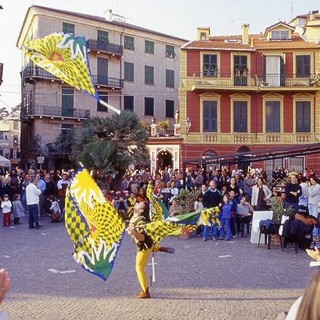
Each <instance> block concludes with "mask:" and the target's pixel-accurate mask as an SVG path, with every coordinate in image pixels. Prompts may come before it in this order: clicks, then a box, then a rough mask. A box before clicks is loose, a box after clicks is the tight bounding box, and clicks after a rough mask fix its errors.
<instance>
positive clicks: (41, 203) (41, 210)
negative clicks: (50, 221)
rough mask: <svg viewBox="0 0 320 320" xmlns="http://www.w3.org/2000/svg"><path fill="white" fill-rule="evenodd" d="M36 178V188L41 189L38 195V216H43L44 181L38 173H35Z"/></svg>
mask: <svg viewBox="0 0 320 320" xmlns="http://www.w3.org/2000/svg"><path fill="white" fill-rule="evenodd" d="M36 179H37V185H38V188H39V189H40V190H41V194H40V197H39V211H40V217H44V216H45V208H44V202H45V195H44V192H45V191H46V183H45V181H44V180H43V179H42V177H41V174H40V173H36Z"/></svg>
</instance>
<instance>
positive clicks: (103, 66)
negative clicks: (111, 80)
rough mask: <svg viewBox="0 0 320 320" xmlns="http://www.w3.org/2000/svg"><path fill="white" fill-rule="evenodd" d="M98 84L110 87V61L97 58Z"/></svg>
mask: <svg viewBox="0 0 320 320" xmlns="http://www.w3.org/2000/svg"><path fill="white" fill-rule="evenodd" d="M97 71H98V76H97V84H98V85H105V86H106V85H108V59H104V58H97Z"/></svg>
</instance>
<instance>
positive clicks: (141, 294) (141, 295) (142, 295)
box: [135, 288, 151, 299]
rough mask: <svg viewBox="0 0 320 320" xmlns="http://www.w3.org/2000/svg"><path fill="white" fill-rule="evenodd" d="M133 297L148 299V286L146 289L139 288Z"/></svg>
mask: <svg viewBox="0 0 320 320" xmlns="http://www.w3.org/2000/svg"><path fill="white" fill-rule="evenodd" d="M135 297H136V298H137V299H150V298H151V296H150V292H149V288H147V290H146V291H143V290H141V291H140V292H139V293H137V294H136V295H135Z"/></svg>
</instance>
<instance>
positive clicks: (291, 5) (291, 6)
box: [290, 0, 293, 19]
mask: <svg viewBox="0 0 320 320" xmlns="http://www.w3.org/2000/svg"><path fill="white" fill-rule="evenodd" d="M290 10H291V19H293V0H291V1H290Z"/></svg>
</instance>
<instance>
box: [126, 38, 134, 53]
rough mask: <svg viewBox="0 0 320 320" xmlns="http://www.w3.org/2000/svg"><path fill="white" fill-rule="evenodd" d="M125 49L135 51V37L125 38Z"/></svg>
mask: <svg viewBox="0 0 320 320" xmlns="http://www.w3.org/2000/svg"><path fill="white" fill-rule="evenodd" d="M124 48H125V49H128V50H134V37H129V36H124Z"/></svg>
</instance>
